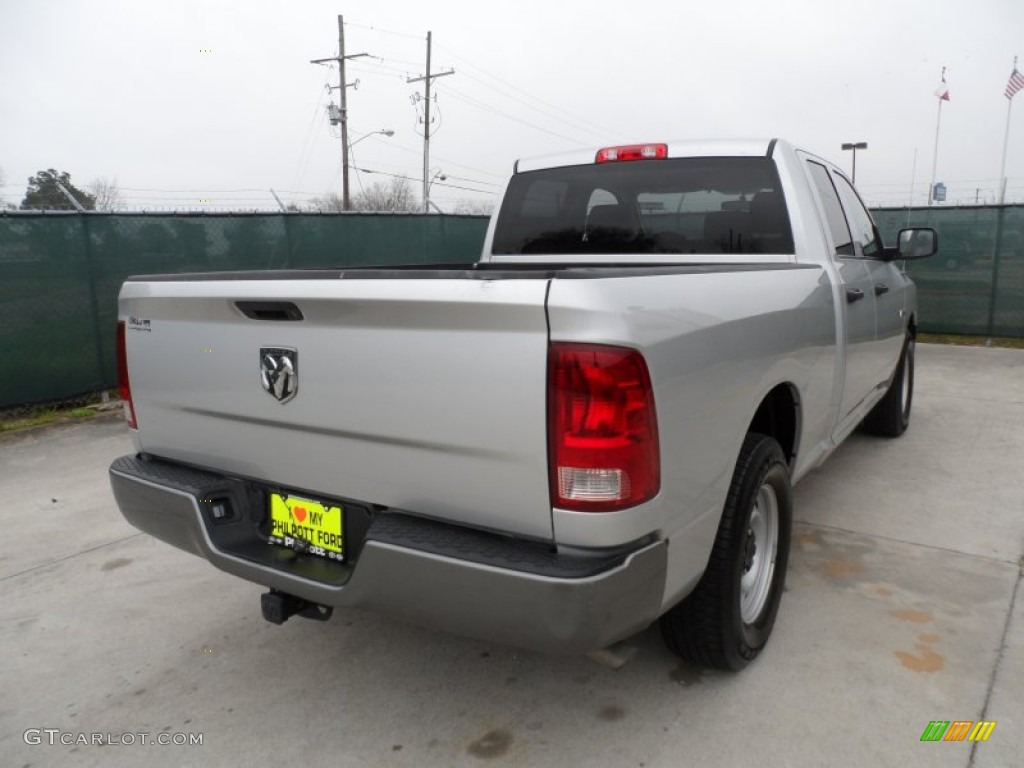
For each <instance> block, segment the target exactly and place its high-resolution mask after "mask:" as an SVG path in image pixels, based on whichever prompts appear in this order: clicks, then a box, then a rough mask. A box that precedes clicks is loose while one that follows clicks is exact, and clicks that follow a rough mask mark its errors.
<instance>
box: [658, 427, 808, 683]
mask: <svg viewBox="0 0 1024 768" xmlns="http://www.w3.org/2000/svg"><path fill="white" fill-rule="evenodd" d="M792 508H793V500H792V490H791V487H790V479H789V468H788V467H787V465H786V459H785V456H784V455H783V453H782V448H781V447H780V446H779V444H778V443H777V442H776V441H775V440H773V439H772V438H770V437H767V436H765V435H761V434H757V433H750V434H748V435H747V437H746V439H745V440H744V442H743V448H742V450H741V451H740V457H739V460H738V461H737V462H736V470H735V472H734V474H733V478H732V484H731V485H730V487H729V496H728V498H727V500H726V503H725V510H724V512H723V514H722V521H721V523H720V524H719V526H718V534H717V535H716V537H715V544H714V547H713V548H712V551H711V558H710V560H709V561H708V566H707V570H706V571H705V572H704V575H703V576H702V577H701V580H700V582H699V583H698V584H697V587H696V589H694V591H693V592H692V593H691V594H690V595H689V596H688V597H687V598H686V599H685V600H683V602H682V603H680V604H679V605H677V606H676V607H675V608H673V609H672V610H671V611H669V612H668V613H667V614H665V615H664V616H663V617H662V619H661V631H662V635H663V636H664V638H665V642H666V644H667V645H668V647H669V648H670V649H671V650H672V651H673V652H674V653H676V654H677V655H679V656H681V657H682V658H684V659H686V660H687V661H690V662H693V663H696V664H702V665H705V666H710V667H718V668H719V669H731V670H739V669H742V668H743V667H745V666H746V665H747V664H749V663H750V662H751V661H753V660H754V658H755V657H756V656H757V654H758V653H760V651H761V649H762V648H763V647H764V646H765V643H767V642H768V637H769V635H771V631H772V626H773V625H774V624H775V616H776V614H777V613H778V610H779V601H780V599H781V598H782V588H783V585H784V583H785V578H786V564H787V562H788V559H789V540H790V528H791V526H792Z"/></svg>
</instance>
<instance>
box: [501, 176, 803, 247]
mask: <svg viewBox="0 0 1024 768" xmlns="http://www.w3.org/2000/svg"><path fill="white" fill-rule="evenodd" d="M493 252H494V253H495V254H497V255H527V254H545V255H548V254H550V255H565V256H575V255H581V256H582V255H587V254H673V253H678V254H751V255H756V254H785V253H792V252H793V233H792V229H791V228H790V224H789V214H788V212H787V210H786V202H785V198H784V197H783V194H782V190H781V187H780V184H779V177H778V172H777V171H776V169H775V164H774V162H773V161H772V160H771V159H769V158H767V157H700V158H675V159H668V160H637V161H632V162H623V163H602V164H600V165H598V164H595V165H586V166H571V167H566V168H550V169H545V170H541V171H531V172H528V173H520V174H517V175H515V176H513V177H512V181H511V182H510V183H509V188H508V191H507V192H506V194H505V199H504V202H503V203H502V206H501V211H500V213H499V214H498V221H497V224H496V225H495V232H494V246H493Z"/></svg>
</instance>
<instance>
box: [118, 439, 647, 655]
mask: <svg viewBox="0 0 1024 768" xmlns="http://www.w3.org/2000/svg"><path fill="white" fill-rule="evenodd" d="M110 481H111V485H112V487H113V491H114V496H115V498H116V500H117V503H118V506H119V507H120V508H121V512H122V513H123V514H124V516H125V518H126V519H127V520H128V522H129V523H131V524H132V525H134V526H135V527H136V528H139V529H140V530H142V531H145V532H146V533H149V534H152V535H153V536H155V537H156V538H158V539H161V540H163V541H166V542H168V543H170V544H173V545H174V546H177V547H179V548H181V549H184V550H186V551H188V552H191V553H193V554H196V555H199V556H200V557H204V558H206V559H207V560H209V561H210V562H211V563H212V564H213V565H215V566H216V567H218V568H220V569H222V570H224V571H227V572H228V573H231V574H233V575H235V576H238V577H240V578H243V579H247V580H248V581H252V582H255V583H257V584H262V585H264V586H267V587H272V588H274V589H277V590H280V591H282V592H287V593H290V594H293V595H296V596H298V597H301V598H304V599H306V600H310V601H312V602H316V603H320V604H322V605H329V606H335V607H341V608H344V607H355V606H362V607H366V608H368V609H371V610H374V611H377V612H380V613H383V614H386V615H390V616H394V617H396V618H399V619H403V620H406V621H410V622H413V623H415V624H418V625H421V626H426V627H431V628H435V629H440V630H443V631H448V632H453V633H456V634H460V635H465V636H468V637H475V638H479V639H484V640H491V641H495V642H500V643H506V644H509V645H515V646H520V647H524V648H532V649H536V650H541V651H546V652H564V653H575V652H584V651H590V650H595V649H598V648H603V647H606V646H608V645H610V644H612V643H614V642H616V641H618V640H621V639H622V638H624V637H627V636H629V635H631V634H633V633H635V632H638V631H639V630H641V629H643V628H644V627H646V626H647V625H648V624H650V623H651V622H652V621H653V620H654V619H655V618H657V616H658V613H659V611H660V607H661V600H662V595H663V592H664V588H665V578H666V568H667V546H666V544H665V542H664V541H654V542H648V543H646V544H643V545H639V546H638V547H637V548H635V549H632V550H629V551H617V552H614V553H607V552H595V553H594V555H593V556H587V555H576V554H573V555H566V554H557V553H554V552H550V551H549V548H548V547H545V546H543V545H539V544H534V543H532V542H524V541H521V540H516V539H510V538H507V537H503V536H497V535H494V534H489V533H483V532H479V531H473V530H469V529H466V528H462V527H458V526H453V525H449V524H446V523H440V522H436V521H430V520H424V519H422V518H417V517H414V516H412V515H407V514H404V513H400V512H392V511H373V512H370V511H369V510H367V514H366V515H365V525H364V530H362V531H359V524H358V522H357V519H356V518H355V517H353V522H354V523H356V524H355V525H354V526H353V527H350V528H348V529H347V530H352V531H354V532H355V531H359V536H360V538H361V539H362V540H361V541H359V542H357V543H354V546H353V547H352V550H351V555H350V562H349V563H346V564H344V565H343V564H340V563H333V562H327V561H323V560H321V559H319V558H313V557H309V556H302V555H295V554H294V553H291V552H289V551H286V550H279V549H277V548H275V547H271V546H269V545H268V544H266V543H264V541H262V540H261V539H260V538H259V536H258V535H257V531H258V530H259V526H260V525H261V524H262V520H263V517H264V516H265V512H264V511H263V509H262V505H261V504H260V502H259V498H260V492H259V491H258V490H257V487H256V486H254V485H253V484H251V483H247V482H246V481H243V480H238V479H233V478H226V477H224V476H221V475H217V474H214V473H210V472H205V471H200V470H195V469H192V468H189V467H184V466H181V465H177V464H172V463H169V462H164V461H160V460H155V459H149V458H144V457H135V456H125V457H122V458H120V459H118V460H117V461H115V462H114V463H113V464H112V465H111V467H110ZM225 498H226V499H229V500H230V502H231V505H232V508H233V509H234V514H233V518H232V519H231V520H228V521H226V522H224V521H222V522H214V520H213V518H212V517H211V500H213V499H225ZM357 506H358V504H357V505H356V506H354V507H353V509H356V508H357Z"/></svg>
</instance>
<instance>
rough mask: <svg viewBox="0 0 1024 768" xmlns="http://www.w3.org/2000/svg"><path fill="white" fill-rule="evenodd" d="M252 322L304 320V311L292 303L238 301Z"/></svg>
mask: <svg viewBox="0 0 1024 768" xmlns="http://www.w3.org/2000/svg"><path fill="white" fill-rule="evenodd" d="M235 306H236V307H238V308H239V309H240V310H242V314H243V315H245V316H246V317H248V318H249V319H250V320H291V321H295V320H302V319H304V318H303V317H302V310H300V309H299V308H298V307H297V306H295V305H294V304H293V303H292V302H290V301H236V302H235Z"/></svg>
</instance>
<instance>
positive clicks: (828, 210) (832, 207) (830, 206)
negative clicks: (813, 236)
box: [807, 160, 854, 256]
mask: <svg viewBox="0 0 1024 768" xmlns="http://www.w3.org/2000/svg"><path fill="white" fill-rule="evenodd" d="M807 168H808V170H810V172H811V178H812V179H813V180H814V186H815V187H816V188H817V190H818V197H819V198H821V204H822V206H824V208H825V221H826V222H827V223H828V229H829V232H831V233H832V242H833V243H835V246H836V253H837V254H838V255H840V256H853V255H854V251H853V237H852V236H851V234H850V226H849V224H847V223H846V216H844V215H843V205H842V203H840V202H839V193H838V192H836V188H835V186H834V185H833V184H832V179H831V177H830V176H829V174H828V169H827V168H826V167H825V166H824V165H822V164H821V163H816V162H814V161H813V160H808V161H807Z"/></svg>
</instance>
